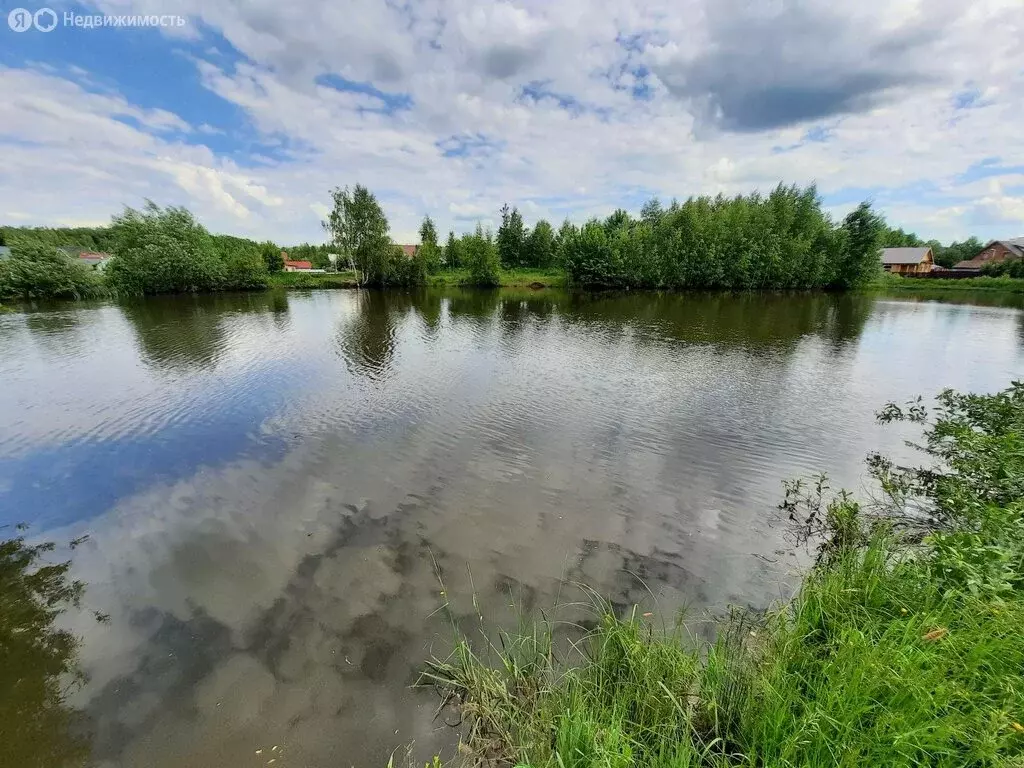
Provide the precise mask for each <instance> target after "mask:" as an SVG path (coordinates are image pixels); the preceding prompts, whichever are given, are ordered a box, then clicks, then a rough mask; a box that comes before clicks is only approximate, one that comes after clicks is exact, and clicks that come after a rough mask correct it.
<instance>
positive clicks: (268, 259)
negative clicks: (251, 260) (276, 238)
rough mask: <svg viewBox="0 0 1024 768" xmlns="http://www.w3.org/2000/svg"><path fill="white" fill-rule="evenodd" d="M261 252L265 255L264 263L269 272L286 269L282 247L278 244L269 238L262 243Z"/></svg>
mask: <svg viewBox="0 0 1024 768" xmlns="http://www.w3.org/2000/svg"><path fill="white" fill-rule="evenodd" d="M260 254H261V255H262V257H263V264H264V265H265V266H266V268H267V272H271V273H273V272H280V271H281V270H283V269H284V259H283V258H281V249H280V248H278V247H277V245H276V244H274V243H272V242H270V241H269V240H267V241H266V242H264V243H260Z"/></svg>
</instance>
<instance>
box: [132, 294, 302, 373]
mask: <svg viewBox="0 0 1024 768" xmlns="http://www.w3.org/2000/svg"><path fill="white" fill-rule="evenodd" d="M121 311H122V312H123V314H124V317H125V318H126V319H127V320H128V322H129V323H130V324H131V326H132V328H133V329H134V331H135V334H136V338H137V339H138V342H139V347H140V350H141V356H142V359H143V361H145V363H146V364H147V365H149V366H152V367H153V368H154V369H156V370H159V371H163V372H167V373H175V374H187V373H192V372H196V371H201V370H212V369H213V368H215V367H216V366H217V363H218V361H219V359H220V358H221V356H222V354H223V352H224V349H225V347H226V345H227V343H228V338H227V337H226V328H225V325H226V323H227V322H229V321H230V320H231V318H232V317H234V316H236V315H239V314H256V315H260V314H266V313H269V314H270V317H272V318H273V323H274V325H275V326H276V327H277V328H278V329H284V328H286V327H287V314H288V297H287V294H285V293H284V292H283V291H267V292H262V293H239V294H204V295H196V296H191V295H188V296H154V297H149V298H146V299H137V300H132V301H126V302H124V303H122V304H121Z"/></svg>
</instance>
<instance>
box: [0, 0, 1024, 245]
mask: <svg viewBox="0 0 1024 768" xmlns="http://www.w3.org/2000/svg"><path fill="white" fill-rule="evenodd" d="M99 5H100V9H101V10H103V11H106V12H111V13H129V12H133V13H148V12H152V13H157V12H159V10H160V9H159V8H158V7H157V6H158V5H159V2H158V0H100V2H99ZM181 5H182V7H181V8H180V9H176V12H178V13H183V14H188V15H189V16H190V24H191V26H190V28H194V29H195V30H198V32H197V34H198V36H199V37H198V39H196V40H194V41H192V42H189V41H182V40H181V39H180V38H170V37H167V38H164V39H163V40H162V41H161V40H159V39H156V40H154V43H153V44H154V45H159V44H163V45H164V46H165V47H166V55H167V56H168V57H169V58H170V57H173V58H174V60H175V61H177V62H179V63H180V62H181V61H187V62H188V63H189V66H190V67H194V70H195V75H196V77H195V82H194V83H193V84H185V83H180V82H178V83H176V87H175V88H174V89H169V90H168V91H167V93H166V94H165V93H164V92H163V91H162V90H161V89H160V73H159V72H154V73H153V75H152V80H151V83H152V89H151V90H150V91H148V92H147V93H146V94H145V98H143V99H141V101H143V102H145V106H143V105H142V104H141V103H136V102H133V101H132V100H130V99H128V98H127V97H126V96H125V95H123V94H124V93H128V92H129V91H128V90H124V91H121V90H119V89H118V87H117V77H116V76H111V74H110V73H109V72H104V73H100V75H98V76H96V77H93V76H92V74H91V73H90V68H89V67H88V66H85V63H84V62H79V61H76V60H72V59H69V60H67V61H65V60H63V59H62V58H61V57H62V56H65V55H70V54H68V53H67V51H66V50H65V49H62V48H57V47H54V48H53V49H52V51H51V53H52V55H51V56H50V57H48V58H49V62H48V63H47V64H46V65H45V68H44V66H43V65H32V64H30V58H29V57H26V59H25V61H24V62H22V64H20V65H19V66H18V67H14V68H10V69H8V70H5V71H4V72H3V75H4V76H3V77H2V78H0V124H2V125H3V126H4V128H3V130H2V131H0V143H2V144H3V148H4V149H8V148H10V147H16V148H17V149H18V152H17V153H10V152H7V153H6V154H5V163H4V167H3V168H0V181H4V182H5V183H3V184H0V210H3V209H10V210H16V211H20V212H25V213H27V214H29V215H30V216H32V218H33V220H34V221H36V222H39V223H43V222H45V221H54V220H56V218H57V217H58V216H64V217H72V218H104V217H105V216H106V215H109V214H110V213H112V212H114V211H116V210H118V209H119V208H120V206H121V205H122V204H125V203H127V204H132V205H137V204H138V203H139V202H141V199H142V198H143V197H152V198H154V199H156V200H158V201H159V202H162V203H172V204H181V205H187V206H189V207H191V208H193V209H194V210H195V211H196V213H197V214H198V215H199V218H200V219H201V220H202V221H204V222H205V223H206V224H207V225H208V226H210V227H211V228H212V229H216V230H219V231H234V232H238V233H239V234H249V235H252V236H255V237H259V238H261V239H262V238H272V239H274V240H275V241H278V242H281V243H285V244H288V243H294V242H302V241H307V240H320V239H322V237H323V233H322V230H321V228H320V220H321V219H322V214H321V213H318V210H319V207H322V206H323V205H324V204H325V203H326V202H327V201H328V190H329V189H331V188H332V187H334V186H344V185H346V184H353V183H356V182H359V183H363V184H366V185H368V186H369V187H370V188H371V189H373V190H374V191H375V192H376V193H377V195H378V198H379V199H380V200H381V201H382V203H383V204H384V207H385V210H386V212H387V214H388V218H389V221H390V222H391V225H392V230H393V235H394V236H395V238H396V239H398V240H402V241H411V240H414V239H415V237H416V231H417V229H418V226H419V222H420V220H421V219H422V217H423V215H424V214H428V213H429V214H431V215H432V216H434V217H435V219H436V220H437V223H438V227H439V229H441V230H442V231H445V230H447V229H449V228H455V229H457V230H458V229H462V228H464V227H465V226H467V225H469V224H471V223H474V222H475V221H477V220H484V221H493V219H494V216H495V212H496V211H497V210H498V208H500V207H501V205H502V203H503V202H505V201H509V202H510V203H512V204H517V203H518V204H520V206H521V207H523V208H524V210H525V202H526V201H532V205H531V206H530V209H529V210H528V211H527V215H528V217H530V219H531V221H532V220H535V219H536V218H540V217H546V218H548V219H551V220H554V221H560V220H561V219H562V218H563V217H564V216H566V215H568V216H570V217H571V218H573V219H575V220H580V219H582V218H585V217H587V216H591V215H605V214H607V213H610V212H611V211H612V210H614V209H615V208H617V207H620V206H622V207H627V208H630V209H633V210H636V209H638V208H639V206H640V204H641V203H642V201H643V199H644V198H646V197H648V196H650V195H659V196H661V197H662V198H665V199H667V198H670V197H673V196H677V197H683V198H684V197H686V196H688V195H691V194H718V193H723V194H737V193H741V192H749V191H752V190H754V189H761V190H766V189H769V188H771V187H773V186H774V185H775V184H777V183H779V182H780V181H784V182H787V183H798V184H807V183H811V182H816V183H817V184H818V188H819V190H820V191H821V193H822V194H823V195H824V196H825V199H826V202H827V204H829V205H830V206H831V207H833V208H834V209H835V210H836V211H837V213H841V212H842V210H843V209H844V206H846V207H849V206H850V205H852V204H854V203H855V202H857V201H859V200H861V199H864V198H865V197H871V198H872V199H874V200H875V202H876V204H877V205H878V206H879V207H880V208H881V209H882V210H883V212H885V213H887V214H888V215H890V216H892V217H895V218H894V220H895V221H896V223H898V224H900V225H901V226H904V227H910V228H921V229H925V228H927V231H923V232H922V234H924V235H926V236H933V235H934V236H938V237H946V236H950V235H951V236H958V237H959V236H964V235H966V234H968V233H969V231H976V232H978V233H979V234H980V235H982V236H987V235H991V236H997V235H1000V234H1005V233H1003V228H1005V227H1006V226H1007V222H1006V220H1005V216H1006V215H1007V212H1010V213H1012V212H1013V211H1014V210H1016V209H1015V208H1014V204H1013V202H1012V199H1013V198H1016V197H1018V196H1019V191H1013V190H1012V189H1010V191H1007V192H1004V193H1001V194H1000V195H999V196H993V195H991V194H990V193H989V192H988V191H987V190H979V189H975V188H974V187H972V186H971V183H972V180H971V178H970V177H967V178H965V174H966V173H967V172H968V171H969V170H970V169H972V168H975V167H980V166H981V165H982V164H984V163H986V162H987V163H989V165H988V166H985V167H986V168H991V169H995V170H992V171H991V173H993V174H998V173H1003V172H1004V171H1003V170H1002V169H1001V166H1006V167H1010V166H1011V164H1012V160H1011V158H1014V157H1020V156H1024V139H1022V136H1021V134H1020V131H1019V130H1016V126H1017V125H1018V124H1019V106H1018V105H1019V104H1020V103H1021V101H1022V100H1024V79H1022V77H1021V72H1022V71H1024V49H1022V48H1021V46H1020V44H1019V40H1018V36H1017V31H1016V30H1018V29H1019V18H1018V16H1019V8H1018V9H1016V10H1015V8H1014V6H1013V4H1012V3H1010V2H1008V1H1007V0H979V2H976V3H974V4H972V5H971V6H970V7H969V8H967V7H965V6H963V4H962V3H959V2H953V0H934V1H933V2H928V3H924V2H921V1H920V0H866V2H864V3H862V4H860V5H858V6H845V7H844V6H837V5H835V4H834V3H828V2H826V1H825V0H801V1H800V2H786V3H781V2H779V3H773V4H768V5H757V4H754V5H751V4H741V3H739V2H738V0H736V1H733V0H727V1H726V2H725V3H724V4H722V3H715V2H712V1H711V0H681V1H680V2H668V1H667V0H643V1H642V2H633V1H632V0H609V2H608V3H607V4H606V5H605V7H604V8H603V9H602V13H600V14H595V13H593V12H592V8H591V7H590V5H589V4H588V3H586V2H583V0H565V2H559V3H545V2H540V0H519V1H518V2H497V1H492V2H483V3H480V2H470V1H469V0H424V2H422V3H416V4H406V5H401V4H394V3H379V2H376V0H352V2H351V3H349V4H346V7H345V8H340V7H330V8H326V9H320V8H317V9H314V8H313V7H312V6H311V5H310V3H309V2H308V1H307V0H297V2H294V3H288V4H282V3H278V2H271V0H253V2H250V3H246V4H245V5H244V6H240V5H237V4H213V5H211V4H209V3H206V2H202V0H182V2H181ZM1015 13H1016V14H1017V16H1015V15H1014V14H1015ZM69 34H72V33H70V32H69ZM82 34H84V33H82ZM125 34H134V33H132V32H126V33H125ZM210 51H215V52H214V53H211V52H210ZM114 55H115V52H111V56H114ZM39 58H40V57H39V55H38V53H36V54H35V55H34V56H32V57H31V60H38V59H39ZM71 67H77V69H71ZM124 78H125V80H126V81H127V80H129V79H130V78H128V77H127V74H125V75H124ZM96 82H102V83H103V86H104V87H103V88H102V89H99V88H97V87H95V83H96ZM189 88H192V89H193V91H192V92H190V91H189ZM135 93H136V94H137V91H136V92H135ZM975 93H976V94H979V96H978V98H971V99H966V98H965V97H964V94H975ZM191 96H195V97H196V98H197V99H198V98H200V97H201V98H202V99H205V100H206V101H205V102H203V103H210V101H211V100H212V101H213V103H215V104H218V105H221V104H223V105H225V115H217V114H213V113H210V114H207V113H206V112H205V111H204V112H202V113H198V114H197V113H196V112H194V111H192V112H189V111H188V110H187V109H185V108H184V107H183V106H182V105H183V104H184V103H186V102H188V103H189V104H195V103H198V102H197V101H196V100H193V99H191ZM228 111H230V114H231V116H232V117H231V120H232V121H231V122H226V120H227V117H226V115H227V114H228ZM184 114H189V115H191V117H190V118H189V120H185V119H184V118H183V117H182V115H184ZM1005 172H1007V173H1009V171H1005ZM15 182H16V183H15ZM1007 189H1009V188H1007ZM1003 197H1006V198H1009V199H1010V200H1011V202H1006V203H997V202H996V200H1000V199H1002V198H1003ZM983 198H993V199H992V200H990V201H989V203H986V204H985V205H982V204H981V202H980V201H981V200H982V199H983ZM939 210H943V211H948V212H951V213H950V214H949V216H947V217H946V218H944V219H942V220H939V221H937V220H936V219H935V218H934V217H931V216H926V215H925V214H926V213H927V212H934V211H939ZM101 214H102V215H101Z"/></svg>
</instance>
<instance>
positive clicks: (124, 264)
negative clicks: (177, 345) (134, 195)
mask: <svg viewBox="0 0 1024 768" xmlns="http://www.w3.org/2000/svg"><path fill="white" fill-rule="evenodd" d="M111 229H112V236H113V241H114V258H113V259H111V261H110V265H109V266H108V267H107V269H106V277H107V280H108V281H109V282H110V284H111V285H112V286H113V287H114V288H115V289H116V290H117V291H118V292H120V293H122V294H127V295H137V294H151V293H184V292H194V291H221V290H231V289H240V288H241V289H246V288H258V287H265V286H266V263H265V262H264V260H263V259H262V257H261V254H260V250H259V248H258V246H257V245H256V243H253V242H252V241H249V240H242V239H241V238H232V237H227V236H218V237H214V236H211V235H210V233H209V232H207V231H206V229H205V228H204V227H203V226H202V225H201V224H199V223H198V222H197V221H196V220H195V218H194V217H193V216H192V214H191V213H190V212H189V211H188V210H187V209H185V208H174V207H169V208H160V207H159V206H158V205H156V204H155V203H153V202H152V201H146V205H145V207H144V209H143V210H142V211H136V210H134V209H132V208H125V211H124V213H123V214H121V215H120V216H115V217H114V219H113V225H112V227H111Z"/></svg>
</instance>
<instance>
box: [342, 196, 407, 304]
mask: <svg viewBox="0 0 1024 768" xmlns="http://www.w3.org/2000/svg"><path fill="white" fill-rule="evenodd" d="M331 197H332V198H333V202H334V207H333V209H332V210H331V212H330V213H329V214H328V217H327V220H326V221H324V222H323V227H324V229H325V230H326V231H327V233H328V234H329V235H330V237H331V243H332V244H333V245H334V247H335V248H336V251H337V253H338V254H340V255H341V257H342V259H343V260H344V261H346V262H350V263H351V264H353V265H354V266H355V269H356V273H357V275H358V276H359V281H360V283H361V284H363V285H372V286H381V287H384V286H389V285H422V284H423V283H424V281H425V280H426V265H425V264H424V262H423V258H422V256H420V255H419V254H417V255H416V256H413V257H407V256H406V255H405V253H404V251H403V250H402V249H401V247H399V246H397V245H395V244H394V243H392V242H391V238H390V237H389V236H388V220H387V217H386V216H385V215H384V210H383V209H382V208H381V207H380V203H378V202H377V198H376V197H375V196H374V194H373V193H372V192H370V190H368V189H367V188H366V187H364V186H362V185H360V184H356V186H355V187H354V188H353V189H352V190H351V191H349V188H348V187H345V188H336V189H334V190H332V191H331Z"/></svg>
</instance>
